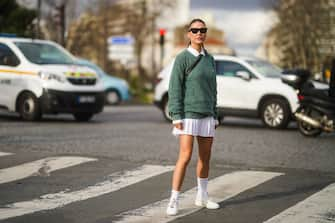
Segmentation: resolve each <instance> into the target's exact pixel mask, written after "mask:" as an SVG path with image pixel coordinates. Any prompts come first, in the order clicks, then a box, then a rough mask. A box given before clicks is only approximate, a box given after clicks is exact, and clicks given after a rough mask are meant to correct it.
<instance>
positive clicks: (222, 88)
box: [216, 60, 260, 110]
mask: <svg viewBox="0 0 335 223" xmlns="http://www.w3.org/2000/svg"><path fill="white" fill-rule="evenodd" d="M238 71H244V72H247V73H248V74H249V75H250V77H251V79H249V80H245V79H242V78H241V77H238V76H237V75H236V74H237V72H238ZM216 72H217V76H216V77H217V91H218V96H217V104H218V107H221V108H231V109H238V110H256V109H257V103H258V100H256V99H257V98H259V97H258V96H259V94H260V93H259V92H258V89H259V88H258V83H259V82H260V81H259V79H257V78H255V77H254V76H253V74H252V72H251V71H250V70H249V69H247V68H246V67H244V66H243V65H241V64H239V63H237V62H234V61H225V60H217V61H216Z"/></svg>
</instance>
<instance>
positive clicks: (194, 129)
mask: <svg viewBox="0 0 335 223" xmlns="http://www.w3.org/2000/svg"><path fill="white" fill-rule="evenodd" d="M182 121H183V130H180V129H177V128H176V127H174V128H173V130H172V134H173V135H175V136H178V135H192V136H202V137H214V135H215V120H214V118H213V117H206V118H202V119H190V118H185V119H183V120H182Z"/></svg>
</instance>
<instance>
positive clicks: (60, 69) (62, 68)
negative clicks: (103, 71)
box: [41, 64, 98, 78]
mask: <svg viewBox="0 0 335 223" xmlns="http://www.w3.org/2000/svg"><path fill="white" fill-rule="evenodd" d="M41 67H42V69H41V71H42V72H48V73H55V74H62V75H64V76H66V77H68V78H97V77H98V75H97V74H96V72H95V71H94V70H93V69H91V68H89V67H86V66H80V65H74V64H69V65H66V64H57V65H55V64H52V65H49V64H48V65H41Z"/></svg>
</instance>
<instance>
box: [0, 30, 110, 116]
mask: <svg viewBox="0 0 335 223" xmlns="http://www.w3.org/2000/svg"><path fill="white" fill-rule="evenodd" d="M75 61H76V59H75V58H74V56H72V55H71V54H70V53H69V52H68V51H66V50H65V49H64V48H62V47H61V46H59V45H58V44H56V43H54V42H51V41H45V40H36V39H26V38H13V37H0V108H2V109H6V110H9V111H11V112H18V113H19V114H20V116H21V117H22V119H23V120H28V121H34V120H38V119H40V118H41V117H42V114H57V113H71V114H73V116H74V117H75V119H76V120H78V121H88V120H90V119H91V118H92V117H93V115H94V114H96V113H99V112H101V111H102V110H103V106H104V100H105V98H104V87H103V84H102V83H101V81H100V79H99V78H98V76H97V74H96V73H95V72H94V70H92V69H90V68H88V67H86V66H80V65H77V64H76V62H75Z"/></svg>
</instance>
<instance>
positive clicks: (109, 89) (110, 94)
mask: <svg viewBox="0 0 335 223" xmlns="http://www.w3.org/2000/svg"><path fill="white" fill-rule="evenodd" d="M77 63H78V64H79V65H84V66H88V67H89V68H92V69H93V70H95V72H96V73H97V74H98V75H99V77H100V78H101V80H102V83H103V85H104V88H105V98H106V104H108V105H118V104H120V103H121V102H125V101H128V100H130V98H131V97H130V93H129V85H128V82H127V81H126V80H124V79H122V78H118V77H114V76H111V75H109V74H107V73H106V72H105V71H103V70H102V69H101V68H100V67H99V66H98V65H96V64H95V63H93V62H91V61H89V60H85V59H81V58H78V59H77Z"/></svg>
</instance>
